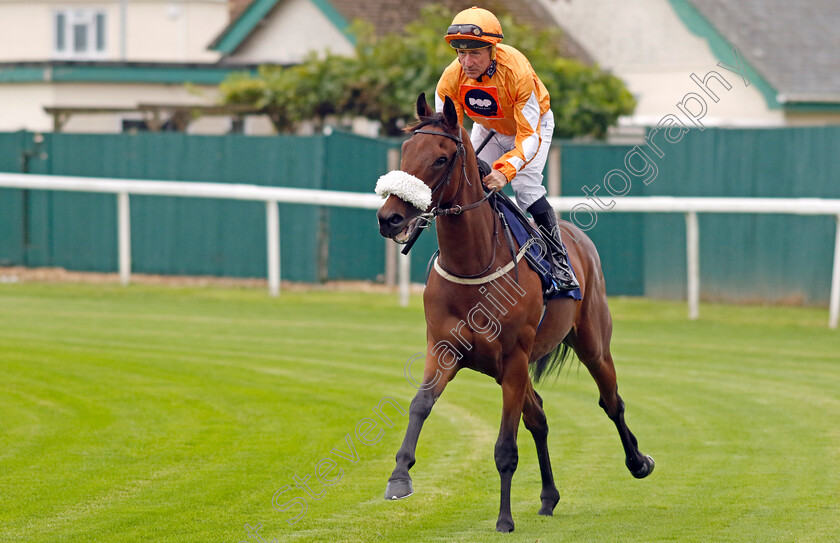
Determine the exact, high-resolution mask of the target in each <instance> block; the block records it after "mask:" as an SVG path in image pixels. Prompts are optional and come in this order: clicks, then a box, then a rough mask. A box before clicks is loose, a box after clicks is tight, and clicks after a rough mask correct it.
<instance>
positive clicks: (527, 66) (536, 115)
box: [435, 44, 551, 181]
mask: <svg viewBox="0 0 840 543" xmlns="http://www.w3.org/2000/svg"><path fill="white" fill-rule="evenodd" d="M436 95H437V96H436V97H435V98H436V99H435V103H436V108H437V110H438V111H442V110H443V102H444V98H445V97H446V96H449V97H450V98H451V99H452V101H453V102H455V109H457V110H458V120H459V121H461V122H462V123H463V121H464V113H466V115H467V116H468V117H469V118H470V119H472V120H473V121H474V122H477V123H479V124H481V125H482V126H484V127H486V128H488V129H493V130H496V132H498V133H499V134H503V135H505V136H516V138H515V147H514V149H513V150H511V151H510V152H508V153H506V154H504V155H502V156H501V157H500V158H499V159H498V160H497V161H495V162H494V163H493V168H494V169H497V170H501V172H502V173H503V174H504V175H505V177H507V179H508V181H510V180H511V179H513V178H514V177H515V176H516V173H517V172H518V171H519V170H521V169H522V168H523V167H524V166H525V165H526V164H528V163H529V162H530V161H531V160H533V158H534V156H536V154H537V151H539V148H540V143H541V138H540V117H541V116H542V115H543V114H544V113H546V112H547V111H548V110H549V108H550V105H551V99H550V98H549V96H548V91H547V90H546V88H545V85H543V82H542V81H540V78H539V77H538V76H537V74H536V72H534V69H533V68H532V67H531V63H530V62H528V59H527V58H525V55H523V54H522V53H520V52H519V51H518V50H516V49H514V48H513V47H510V46H508V45H504V44H500V45H498V46H497V48H496V72H495V73H494V74H493V76H492V77H489V78H488V77H487V76H483V77H482V78H481V82H479V81H476V80H475V79H470V78H469V77H467V76H466V74H464V71H463V70H462V69H461V65H460V64H459V63H458V59H455V60H454V61H453V62H452V64H450V65H449V66H448V67H447V68H446V70H444V72H443V75H442V76H441V77H440V81H438V85H437V89H436Z"/></svg>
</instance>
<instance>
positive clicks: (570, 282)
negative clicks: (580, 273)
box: [528, 196, 580, 290]
mask: <svg viewBox="0 0 840 543" xmlns="http://www.w3.org/2000/svg"><path fill="white" fill-rule="evenodd" d="M528 212H529V213H530V214H531V216H532V217H534V221H536V223H537V226H538V227H539V228H540V233H541V234H543V238H544V239H545V240H546V244H547V245H548V246H549V248H550V250H551V275H552V278H553V279H554V280H555V282H556V283H558V290H574V289H576V288H579V287H580V285H579V284H578V280H577V277H575V273H574V272H573V271H572V268H571V266H569V256H568V255H567V254H566V247H565V246H564V245H563V243H562V241H561V239H560V227H559V226H557V215H555V214H554V209H553V208H552V207H551V204H549V203H548V200H546V199H545V196H543V197H542V198H540V199H539V200H537V201H536V202H534V203H533V204H531V205H530V206H529V207H528Z"/></svg>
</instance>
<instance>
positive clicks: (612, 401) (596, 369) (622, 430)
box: [584, 348, 655, 479]
mask: <svg viewBox="0 0 840 543" xmlns="http://www.w3.org/2000/svg"><path fill="white" fill-rule="evenodd" d="M584 364H585V365H586V367H587V369H588V370H589V373H590V374H591V375H592V377H593V378H594V379H595V383H597V385H598V390H599V392H600V394H601V398H600V399H599V400H598V405H600V406H601V408H602V409H603V410H604V412H605V413H606V414H607V416H608V417H609V418H610V420H611V421H613V423H614V424H615V427H616V429H617V430H618V435H619V437H620V438H621V445H622V446H623V447H624V455H625V460H624V463H625V465H626V466H627V469H628V470H630V473H631V474H632V475H633V477H635V478H636V479H644V478H645V477H647V476H648V475H650V474H651V473H652V472H653V467H654V465H655V464H654V461H653V458H651V457H650V456H648V455H645V454H642V453H641V452H640V451H639V443H638V441H637V440H636V436H634V435H633V432H631V431H630V428H628V427H627V423H626V422H625V420H624V400H622V399H621V396H619V395H618V384H617V381H616V377H615V366H614V364H613V360H612V355H611V354H610V352H609V348H607V349H606V352H605V353H604V354H603V356H602V357H600V359H598V360H593V361H591V362H587V361H585V360H584Z"/></svg>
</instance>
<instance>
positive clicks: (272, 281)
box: [265, 200, 280, 296]
mask: <svg viewBox="0 0 840 543" xmlns="http://www.w3.org/2000/svg"><path fill="white" fill-rule="evenodd" d="M265 224H266V240H267V243H268V247H267V249H268V293H269V294H270V295H271V296H277V295H279V294H280V209H279V206H278V204H277V201H276V200H267V201H266V202H265Z"/></svg>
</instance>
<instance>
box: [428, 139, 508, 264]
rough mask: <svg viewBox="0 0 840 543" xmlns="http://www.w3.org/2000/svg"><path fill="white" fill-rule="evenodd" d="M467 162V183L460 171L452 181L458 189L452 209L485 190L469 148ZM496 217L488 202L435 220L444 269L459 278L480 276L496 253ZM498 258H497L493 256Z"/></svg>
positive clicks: (477, 196)
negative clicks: (477, 274) (459, 276)
mask: <svg viewBox="0 0 840 543" xmlns="http://www.w3.org/2000/svg"><path fill="white" fill-rule="evenodd" d="M468 155H469V157H470V158H468V159H467V168H466V171H467V172H468V176H469V179H470V182H469V184H468V183H467V180H466V179H463V169H461V168H458V169H457V179H454V177H456V176H455V175H453V181H457V183H459V185H455V186H460V189H459V190H458V192H457V194H456V196H455V198H454V200H453V201H452V204H451V205H452V206H455V205H460V206H466V205H469V204H473V203H475V202H478V201H479V200H481V199H482V198H484V191H483V190H482V188H481V182H480V181H479V174H478V166H477V165H476V161H475V155H474V154H473V153H472V149H470V150H469V153H468ZM496 220H497V219H496V218H495V215H494V213H493V210H492V208H491V207H490V204H489V203H488V202H485V203H483V204H482V205H480V206H478V207H477V208H474V209H469V210H467V211H464V212H462V213H460V214H458V215H442V216H440V217H438V218H437V219H436V222H435V228H436V230H437V237H438V247H439V248H440V259H441V262H442V263H443V265H444V266H445V267H446V269H447V270H448V271H450V272H452V273H454V274H458V275H473V274H476V273H480V272H481V271H482V270H483V268H484V267H485V266H487V264H488V262H489V261H490V259H492V258H493V257H494V254H496V253H498V251H494V249H493V245H494V244H495V243H497V240H496V239H495V238H496V237H495V236H494V235H493V233H494V231H495V230H496V225H495V221H496ZM496 256H498V255H496Z"/></svg>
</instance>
